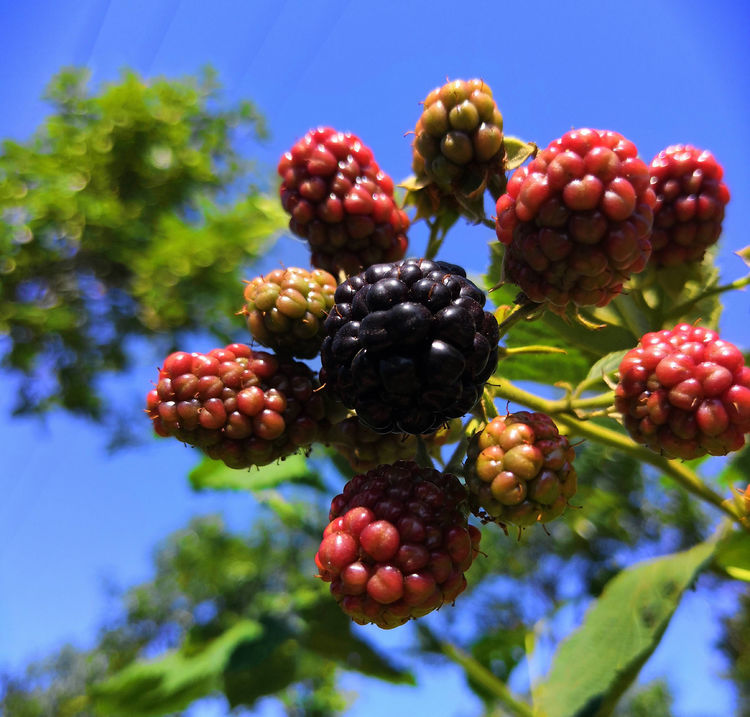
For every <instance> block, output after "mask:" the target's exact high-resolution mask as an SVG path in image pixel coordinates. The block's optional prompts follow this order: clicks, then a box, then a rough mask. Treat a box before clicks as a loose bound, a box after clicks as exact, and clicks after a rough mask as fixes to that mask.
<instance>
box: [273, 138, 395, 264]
mask: <svg viewBox="0 0 750 717" xmlns="http://www.w3.org/2000/svg"><path fill="white" fill-rule="evenodd" d="M278 172H279V175H280V176H281V179H282V182H281V188H280V192H281V203H282V206H283V207H284V209H285V211H287V212H288V213H289V214H290V215H291V219H290V221H289V228H290V229H291V231H292V232H293V233H294V234H296V235H297V236H299V237H302V238H303V239H307V241H308V243H309V244H310V248H311V250H312V264H313V266H316V267H318V268H320V269H325V270H326V271H330V272H332V273H334V274H338V273H339V271H343V272H344V273H346V274H352V273H355V272H357V271H360V270H361V269H363V268H366V267H368V266H371V265H372V264H377V263H379V262H383V261H395V260H396V259H400V258H401V257H403V256H404V254H405V252H406V247H407V244H408V240H407V238H406V230H407V229H408V227H409V219H408V217H407V216H406V213H405V212H404V211H403V210H401V209H399V208H398V206H397V205H396V203H395V201H394V199H393V180H392V179H391V178H390V177H389V176H388V175H387V174H385V173H383V172H382V171H381V170H380V167H378V164H377V162H375V160H374V158H373V155H372V151H371V150H370V149H369V148H368V147H366V146H365V145H364V144H362V142H361V141H360V140H359V139H358V138H357V137H355V136H354V135H353V134H349V133H348V132H347V133H344V132H337V131H336V130H334V129H331V128H330V127H319V128H318V129H314V130H310V131H309V132H308V133H307V134H306V135H305V136H304V137H303V138H302V139H301V140H300V141H299V142H297V143H296V144H295V145H294V146H293V147H292V148H291V149H290V150H289V151H288V152H286V153H285V154H284V155H283V156H282V157H281V160H280V161H279V166H278Z"/></svg>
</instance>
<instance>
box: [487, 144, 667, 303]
mask: <svg viewBox="0 0 750 717" xmlns="http://www.w3.org/2000/svg"><path fill="white" fill-rule="evenodd" d="M655 201H656V200H655V197H654V193H653V190H652V189H651V188H650V187H649V175H648V168H647V167H646V165H645V164H644V163H643V162H642V161H641V160H640V159H638V157H637V150H636V148H635V146H634V145H633V143H632V142H629V141H628V140H627V139H625V138H624V137H622V136H621V135H619V134H618V133H617V132H611V131H601V130H593V129H576V130H571V131H570V132H567V133H566V134H564V135H563V136H562V137H561V138H560V139H557V140H555V141H554V142H552V143H551V144H550V145H549V147H547V149H545V150H543V151H541V152H539V154H538V155H537V156H536V157H535V158H534V159H533V160H532V161H531V162H530V163H529V164H528V165H526V166H524V167H521V168H519V169H517V170H516V171H515V172H514V174H513V176H512V177H511V178H510V180H509V181H508V186H507V190H506V193H505V194H504V195H503V196H501V197H500V199H498V201H497V206H496V210H497V219H496V223H495V225H496V231H497V237H498V239H499V240H500V241H501V242H502V243H503V244H504V245H506V250H505V259H504V273H505V278H506V279H507V280H508V281H510V282H512V283H514V284H517V285H518V286H520V287H521V289H522V290H523V291H524V292H525V293H526V295H527V296H528V297H529V298H530V299H531V300H532V301H537V302H539V303H543V302H548V305H549V306H550V308H552V309H553V310H554V311H557V312H558V313H563V312H564V311H565V310H566V308H567V307H569V306H571V305H575V306H604V305H605V304H607V303H609V301H611V299H612V298H613V297H614V296H616V295H617V294H619V293H620V291H621V290H622V284H623V282H625V281H627V280H628V278H629V277H630V276H631V275H632V274H636V273H638V272H640V271H642V270H643V268H644V267H645V266H646V262H647V261H648V258H649V256H650V253H651V243H650V235H651V227H652V222H653V209H654V205H655Z"/></svg>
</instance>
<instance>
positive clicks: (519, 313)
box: [498, 294, 541, 338]
mask: <svg viewBox="0 0 750 717" xmlns="http://www.w3.org/2000/svg"><path fill="white" fill-rule="evenodd" d="M540 306H541V304H537V302H536V301H532V300H531V299H529V298H528V297H527V296H526V295H525V294H519V295H518V297H516V308H515V309H513V311H511V312H510V314H508V315H507V316H506V317H505V318H504V319H503V320H502V322H501V323H500V325H499V326H498V330H499V331H500V338H502V337H503V336H505V334H507V333H508V331H510V329H511V327H513V326H515V325H516V324H517V323H518V322H519V321H523V320H524V319H526V318H528V317H529V316H532V315H533V314H534V313H535V312H537V311H538V310H539V307H540Z"/></svg>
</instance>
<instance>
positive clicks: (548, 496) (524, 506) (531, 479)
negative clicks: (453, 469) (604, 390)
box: [466, 411, 578, 527]
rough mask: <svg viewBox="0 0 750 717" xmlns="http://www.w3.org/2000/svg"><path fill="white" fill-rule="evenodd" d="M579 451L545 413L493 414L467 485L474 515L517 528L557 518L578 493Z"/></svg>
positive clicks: (471, 456)
mask: <svg viewBox="0 0 750 717" xmlns="http://www.w3.org/2000/svg"><path fill="white" fill-rule="evenodd" d="M574 459H575V451H574V450H573V447H572V446H571V445H570V443H569V441H568V439H567V438H566V437H565V436H561V435H560V433H559V431H558V430H557V426H556V425H555V423H554V421H553V420H552V419H551V418H550V417H549V416H547V415H546V414H544V413H530V412H528V411H519V412H518V413H511V414H509V415H507V416H505V417H498V418H494V419H493V420H492V421H490V422H489V423H488V424H487V426H486V427H485V428H484V430H483V431H481V432H480V433H479V435H478V436H477V437H476V438H475V439H474V441H473V442H472V444H471V446H470V449H469V452H468V455H467V463H466V467H467V474H466V475H467V487H468V490H469V495H470V497H471V502H472V510H473V512H474V514H475V515H477V516H478V517H480V518H481V519H482V520H484V521H493V522H496V523H499V524H501V525H504V524H506V523H510V524H513V525H517V526H519V527H526V526H529V525H533V524H534V523H536V522H540V523H546V522H548V521H550V520H553V519H554V518H557V517H558V516H559V515H561V514H562V512H563V511H564V510H565V507H566V506H567V505H568V501H569V500H570V498H572V497H573V495H575V492H576V488H577V485H578V484H577V474H576V471H575V468H574V467H573V461H574Z"/></svg>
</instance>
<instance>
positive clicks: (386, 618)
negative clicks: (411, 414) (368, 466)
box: [315, 461, 481, 629]
mask: <svg viewBox="0 0 750 717" xmlns="http://www.w3.org/2000/svg"><path fill="white" fill-rule="evenodd" d="M329 520H330V523H329V524H328V526H327V527H326V529H325V531H324V533H323V540H322V542H321V544H320V549H319V550H318V552H317V553H316V555H315V564H316V565H317V567H318V570H319V571H320V577H321V578H322V579H323V580H325V581H326V582H330V583H331V593H332V595H333V596H334V597H335V599H336V600H337V602H338V603H339V605H340V606H341V608H342V610H343V611H344V612H345V613H346V614H347V615H349V616H350V617H351V618H352V619H353V620H354V621H355V622H357V623H359V624H366V623H370V622H372V623H375V624H376V625H378V627H381V628H385V629H390V628H393V627H398V626H399V625H403V624H404V623H405V622H407V621H408V620H409V619H410V618H417V617H421V616H423V615H426V614H427V613H429V612H432V611H433V610H436V609H438V608H439V607H440V606H441V605H443V604H444V603H452V602H453V601H454V600H455V599H456V597H457V596H458V595H459V594H460V593H461V592H462V591H463V590H464V589H465V587H466V578H465V577H464V573H465V572H466V570H468V569H469V567H470V566H471V564H472V561H473V560H474V558H475V556H476V555H477V553H478V549H479V540H480V537H481V536H480V533H479V531H478V530H477V529H476V528H475V527H474V526H471V525H469V524H468V522H467V503H466V491H465V489H464V488H463V486H462V485H461V483H460V482H459V480H458V478H456V477H455V476H453V475H451V474H448V473H440V472H438V471H436V470H433V469H430V468H420V467H419V466H418V465H417V464H416V463H414V462H412V461H398V462H397V463H395V464H393V465H382V466H380V467H378V468H376V469H374V470H371V471H369V472H367V473H366V474H363V475H357V476H355V477H354V478H352V480H350V481H349V482H348V483H347V484H346V486H345V487H344V490H343V493H341V494H340V495H337V496H336V497H335V498H334V499H333V501H332V502H331V511H330V514H329Z"/></svg>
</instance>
